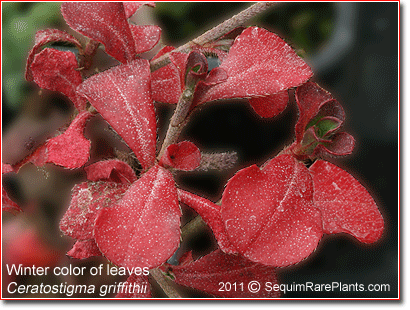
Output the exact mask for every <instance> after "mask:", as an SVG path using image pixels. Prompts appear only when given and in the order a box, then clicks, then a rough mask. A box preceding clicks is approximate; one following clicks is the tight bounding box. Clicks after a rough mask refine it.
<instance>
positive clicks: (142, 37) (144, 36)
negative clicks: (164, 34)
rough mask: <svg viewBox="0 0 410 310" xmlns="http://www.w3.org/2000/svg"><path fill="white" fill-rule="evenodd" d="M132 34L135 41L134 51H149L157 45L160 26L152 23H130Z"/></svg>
mask: <svg viewBox="0 0 410 310" xmlns="http://www.w3.org/2000/svg"><path fill="white" fill-rule="evenodd" d="M129 26H130V29H131V33H132V36H133V38H134V41H135V52H136V53H137V54H141V53H145V52H148V51H150V50H151V49H152V48H153V47H154V46H155V45H157V43H158V41H159V39H160V37H161V28H160V27H158V26H154V25H147V26H137V25H132V24H130V25H129Z"/></svg>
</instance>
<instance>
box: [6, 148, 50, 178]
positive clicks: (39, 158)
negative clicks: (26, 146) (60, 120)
mask: <svg viewBox="0 0 410 310" xmlns="http://www.w3.org/2000/svg"><path fill="white" fill-rule="evenodd" d="M47 158H48V157H47V142H46V143H44V144H42V145H40V146H39V147H38V148H37V149H35V150H34V151H33V153H31V154H30V155H28V156H27V157H25V158H23V160H21V161H20V162H18V163H17V164H15V165H14V166H13V168H14V169H15V170H16V172H18V171H19V170H20V168H21V167H23V166H24V165H25V164H27V163H32V164H33V165H35V166H38V167H42V166H44V165H45V164H46V163H47Z"/></svg>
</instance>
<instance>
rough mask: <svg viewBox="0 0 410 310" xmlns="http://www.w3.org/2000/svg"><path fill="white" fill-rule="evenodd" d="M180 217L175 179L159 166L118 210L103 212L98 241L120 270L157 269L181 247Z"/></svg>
mask: <svg viewBox="0 0 410 310" xmlns="http://www.w3.org/2000/svg"><path fill="white" fill-rule="evenodd" d="M180 217H181V210H180V208H179V204H178V195H177V191H176V188H175V184H174V180H173V178H172V175H171V173H170V172H169V171H167V170H165V169H164V168H162V167H160V166H158V165H156V166H154V167H152V168H151V169H150V170H149V171H148V172H147V173H145V174H144V175H143V176H142V177H141V178H140V179H138V180H137V181H136V182H134V183H133V184H132V185H131V187H130V188H129V190H128V191H127V192H126V194H125V195H124V197H123V198H122V199H121V200H120V201H119V202H118V203H117V204H116V205H115V206H113V207H111V208H105V209H103V210H101V212H100V214H99V215H98V217H97V220H96V222H95V228H94V238H95V240H96V242H97V245H98V247H99V248H100V250H101V252H102V253H103V254H104V256H105V257H106V258H107V259H108V260H110V261H111V262H112V263H114V264H116V265H118V266H122V267H129V268H132V267H141V266H144V267H148V268H155V267H158V266H159V265H161V264H163V263H164V262H166V261H167V259H168V258H170V257H171V256H172V254H173V253H174V252H175V251H176V249H177V248H178V246H179V241H180V235H181V232H180Z"/></svg>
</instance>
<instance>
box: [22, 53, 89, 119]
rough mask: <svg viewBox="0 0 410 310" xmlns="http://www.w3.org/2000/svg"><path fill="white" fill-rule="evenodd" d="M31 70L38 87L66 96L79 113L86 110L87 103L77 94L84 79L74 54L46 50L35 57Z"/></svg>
mask: <svg viewBox="0 0 410 310" xmlns="http://www.w3.org/2000/svg"><path fill="white" fill-rule="evenodd" d="M30 69H31V74H32V76H33V79H34V82H36V83H37V85H38V86H40V87H41V88H44V89H48V90H52V91H58V92H60V93H62V94H64V95H66V96H67V97H68V98H69V99H70V100H71V101H72V102H73V104H74V106H75V107H76V108H77V110H78V111H80V112H81V111H84V110H85V108H86V104H87V102H86V100H85V99H84V98H82V97H80V96H79V95H78V94H77V92H76V89H77V86H78V85H80V84H81V82H82V77H81V74H80V72H79V71H78V70H77V69H78V63H77V59H76V58H75V55H74V54H73V53H72V52H68V51H67V52H64V51H59V50H56V49H53V48H45V49H44V50H42V51H41V52H40V53H38V54H37V55H35V56H34V61H33V62H32V64H31V66H30Z"/></svg>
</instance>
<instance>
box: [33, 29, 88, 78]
mask: <svg viewBox="0 0 410 310" xmlns="http://www.w3.org/2000/svg"><path fill="white" fill-rule="evenodd" d="M52 42H67V43H70V44H73V45H75V46H76V47H77V48H78V50H79V51H80V53H81V52H82V46H81V44H80V42H78V41H77V39H76V38H74V37H73V36H72V35H70V34H68V33H67V32H64V31H62V30H58V29H44V30H39V31H37V32H36V37H35V42H34V46H33V48H32V49H31V50H30V52H29V55H28V57H27V64H26V73H25V76H26V80H27V81H29V82H31V81H33V75H32V73H31V63H32V62H33V60H34V56H35V55H36V54H37V53H38V52H40V51H41V48H42V47H43V46H44V45H47V44H49V43H52Z"/></svg>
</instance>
